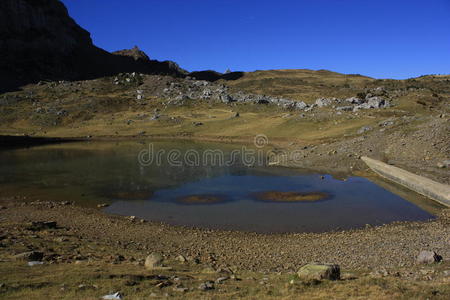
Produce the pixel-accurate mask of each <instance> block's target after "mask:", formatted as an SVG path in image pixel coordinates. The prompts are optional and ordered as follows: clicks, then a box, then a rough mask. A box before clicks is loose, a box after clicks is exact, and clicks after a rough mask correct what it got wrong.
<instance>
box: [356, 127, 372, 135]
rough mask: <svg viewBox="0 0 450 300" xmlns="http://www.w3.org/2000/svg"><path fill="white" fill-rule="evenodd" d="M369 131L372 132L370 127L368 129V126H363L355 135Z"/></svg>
mask: <svg viewBox="0 0 450 300" xmlns="http://www.w3.org/2000/svg"><path fill="white" fill-rule="evenodd" d="M370 130H372V127H370V126H363V127H361V128H360V129H358V131H357V132H356V133H358V134H361V133H364V132H367V131H370Z"/></svg>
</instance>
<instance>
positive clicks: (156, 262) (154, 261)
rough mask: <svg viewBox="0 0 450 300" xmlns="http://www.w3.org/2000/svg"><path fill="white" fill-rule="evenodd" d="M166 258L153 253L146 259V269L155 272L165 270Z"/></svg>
mask: <svg viewBox="0 0 450 300" xmlns="http://www.w3.org/2000/svg"><path fill="white" fill-rule="evenodd" d="M163 261H164V258H163V256H162V255H161V254H160V253H156V252H153V253H151V254H150V255H149V256H147V257H146V258H145V264H144V266H145V268H146V269H148V270H154V269H159V268H163V267H164V265H163Z"/></svg>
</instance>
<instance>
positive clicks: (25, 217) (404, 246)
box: [0, 199, 450, 296]
mask: <svg viewBox="0 0 450 300" xmlns="http://www.w3.org/2000/svg"><path fill="white" fill-rule="evenodd" d="M0 204H1V208H2V209H1V210H0V220H1V224H2V231H1V237H2V238H1V244H2V247H1V248H0V253H1V262H0V264H1V265H5V264H6V265H7V264H14V262H15V261H17V258H14V257H15V256H17V255H20V254H21V253H25V252H27V251H28V252H29V251H35V252H38V253H42V257H38V260H39V261H42V262H43V263H44V265H42V266H33V267H32V268H42V267H45V266H46V265H50V266H52V265H55V266H66V268H69V269H70V268H72V266H77V265H79V264H82V265H86V266H89V265H99V264H106V265H111V264H112V265H113V266H126V265H130V266H132V267H133V268H135V269H137V270H141V272H144V273H145V272H147V273H148V271H145V268H144V262H145V258H146V257H147V256H148V255H149V254H151V253H161V255H162V256H163V258H164V261H165V262H166V263H167V266H169V267H171V268H169V269H167V270H166V271H161V270H159V271H156V272H159V273H168V274H172V275H171V276H172V277H168V278H171V279H167V280H166V281H168V282H170V284H169V285H167V286H171V288H159V287H155V289H154V290H155V291H160V292H159V293H167V292H168V291H169V293H172V291H173V289H172V288H173V287H174V286H177V284H176V282H174V280H173V276H175V275H173V274H175V273H176V270H179V269H180V266H181V269H184V270H186V269H187V270H190V272H193V274H197V275H193V276H192V277H193V278H192V279H190V280H183V288H187V289H186V290H185V291H184V292H189V291H192V292H195V293H197V292H200V293H204V292H205V291H202V290H201V289H198V288H197V286H198V285H199V284H201V283H202V282H200V281H199V280H200V279H199V278H203V275H204V274H205V273H206V274H207V277H209V278H211V279H212V280H213V282H214V281H215V280H217V278H220V277H224V276H226V277H227V279H226V280H228V279H229V278H230V276H231V275H233V276H234V278H236V277H237V278H242V276H247V275H245V274H249V273H251V274H253V275H251V276H253V277H258V276H259V277H261V278H260V279H257V278H254V279H252V280H251V281H250V282H247V281H246V280H244V282H245V284H246V285H248V284H249V285H250V286H253V285H254V286H257V287H260V286H261V285H260V282H259V281H260V280H262V281H264V280H263V279H262V278H271V279H270V280H269V281H275V282H279V281H286V276H291V277H292V276H293V274H295V273H296V272H297V270H298V269H299V268H300V267H301V266H303V265H305V264H307V263H311V262H318V263H334V264H337V265H339V266H340V268H341V270H342V272H343V274H345V275H344V276H343V278H345V276H350V275H349V274H351V276H353V277H354V278H358V279H356V280H357V281H358V280H367V279H368V278H371V279H373V278H386V279H389V280H392V278H395V280H401V281H407V282H411V283H413V284H418V283H423V282H425V283H426V284H428V285H429V284H432V285H436V286H440V285H441V284H445V283H448V280H449V275H450V273H449V271H448V268H449V264H448V257H450V247H449V240H448V237H449V236H450V226H449V225H450V218H449V217H450V214H449V210H448V209H446V210H442V211H441V213H440V215H439V216H438V218H437V219H435V220H432V221H429V222H405V223H394V224H389V225H384V226H380V227H367V228H365V229H358V230H348V231H337V232H328V233H320V234H316V233H297V234H256V233H246V232H230V231H217V230H201V229H194V228H184V227H177V226H169V225H164V224H159V223H151V222H146V221H144V220H138V219H137V218H131V217H120V216H115V215H108V214H105V213H103V212H102V211H101V210H99V209H90V208H81V207H77V206H74V205H72V204H70V203H66V202H45V201H34V202H26V200H25V201H23V200H18V199H15V200H13V199H2V200H1V203H0ZM49 221H51V222H50V223H51V225H52V226H46V225H45V224H50V223H43V222H49ZM32 222H35V223H32ZM39 222H41V223H39ZM53 222H54V223H53ZM42 224H44V225H42ZM37 225H39V227H36V226H37ZM40 225H42V226H40ZM53 225H54V226H53ZM422 250H427V251H434V252H436V253H438V254H439V256H441V257H443V262H440V263H433V264H431V265H428V264H425V265H423V264H419V263H418V262H417V257H418V255H419V253H420V251H422ZM108 268H109V267H108ZM17 272H18V273H20V272H21V271H20V269H17ZM200 274H203V275H200ZM5 275H6V274H4V273H2V274H1V275H0V277H1V279H0V280H1V281H3V282H4V281H5V280H6V278H5V277H4V276H5ZM215 277H217V278H215ZM194 278H195V279H194ZM292 278H294V277H292ZM202 280H203V279H202ZM224 281H225V280H224ZM233 282H234V283H233V285H235V284H237V285H242V284H243V283H244V282H235V281H233ZM0 283H1V282H0ZM2 284H3V285H2V286H3V287H2V288H1V289H0V293H2V291H5V283H2ZM8 284H10V283H8ZM268 284H270V282H268ZM284 284H288V285H289V282H287V281H286V282H284ZM342 284H347V283H345V281H344V283H342ZM224 285H226V284H224ZM262 285H264V284H262ZM216 286H217V284H216ZM447 286H448V284H447ZM243 288H244V287H243ZM246 288H248V287H246ZM124 289H126V290H129V289H128V288H126V287H122V291H123V290H124ZM184 292H183V293H184ZM447 292H448V291H447ZM129 293H130V292H128V294H129ZM149 293H150V292H149ZM149 293H147V294H149ZM183 293H181V294H183ZM175 294H180V293H179V292H175ZM217 295H220V293H219V294H217ZM289 295H290V296H294V295H295V293H294V294H292V293H290V292H287V294H286V295H285V296H289ZM210 296H211V295H210Z"/></svg>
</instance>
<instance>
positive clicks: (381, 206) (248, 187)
mask: <svg viewBox="0 0 450 300" xmlns="http://www.w3.org/2000/svg"><path fill="white" fill-rule="evenodd" d="M149 145H151V148H150V147H149ZM242 147H243V146H235V145H234V146H233V145H224V144H212V143H196V142H150V141H145V142H93V143H70V144H60V145H50V146H40V147H33V148H28V149H16V150H8V151H2V152H0V195H1V196H12V195H21V196H22V195H23V196H27V197H29V198H32V199H41V200H46V199H50V200H68V201H76V202H77V203H78V204H80V205H86V206H95V205H96V204H98V203H105V202H106V203H109V204H110V206H109V207H107V208H105V211H106V212H109V213H114V214H120V215H134V216H137V217H141V218H145V219H148V220H151V221H157V222H159V221H160V222H165V223H169V224H175V225H185V226H196V227H202V228H210V229H227V230H245V231H256V232H322V231H329V230H341V229H349V228H358V227H363V226H366V224H370V225H380V224H385V223H390V222H393V221H421V220H428V219H432V218H433V211H432V210H429V209H426V207H433V205H434V204H430V203H428V202H427V200H425V199H423V197H421V196H419V195H416V194H414V193H409V192H406V191H404V190H403V191H402V193H401V195H402V197H401V196H399V195H398V194H399V193H395V194H394V193H392V192H391V191H389V189H386V186H389V184H388V183H384V184H383V187H381V186H379V185H377V184H375V183H373V182H372V181H370V180H369V179H366V178H363V177H354V176H353V177H352V176H340V178H335V177H333V176H331V175H327V174H322V173H316V172H312V171H306V170H298V169H288V168H281V167H273V166H266V165H265V163H264V161H262V163H260V162H261V161H260V159H261V158H264V157H265V156H264V154H263V155H260V154H261V153H259V152H258V151H260V149H245V150H248V151H249V152H251V151H252V150H253V153H251V155H253V156H254V160H253V162H252V163H251V164H250V165H249V163H248V162H249V160H248V157H247V158H245V159H244V157H243V156H244V154H243V151H244V150H243V148H242ZM211 150H214V151H215V152H214V153H215V154H214V155H216V156H209V157H207V158H206V159H205V157H204V155H203V154H204V153H205V151H206V152H207V151H211ZM171 151H172V153H174V152H176V153H178V154H175V155H172V154H169V153H170V152H171ZM186 153H190V155H189V156H186ZM247 154H248V153H247ZM170 155H172V157H169V156H170ZM196 155H197V156H196ZM217 155H222V157H221V158H220V157H218V156H217ZM157 157H159V159H157ZM174 158H176V159H174ZM220 160H222V161H220ZM250 161H251V159H250ZM330 173H331V172H330ZM396 189H398V187H396ZM404 195H407V197H404ZM405 198H407V199H408V200H405ZM411 199H413V201H411ZM417 203H420V205H417ZM422 203H425V204H424V205H421V204H422ZM424 207H425V209H423V208H424Z"/></svg>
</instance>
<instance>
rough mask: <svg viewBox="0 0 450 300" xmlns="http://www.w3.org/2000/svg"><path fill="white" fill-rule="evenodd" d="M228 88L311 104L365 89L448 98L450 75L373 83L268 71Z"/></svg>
mask: <svg viewBox="0 0 450 300" xmlns="http://www.w3.org/2000/svg"><path fill="white" fill-rule="evenodd" d="M226 84H228V85H229V86H231V87H233V88H234V89H235V90H243V91H246V92H249V93H256V94H265V95H272V96H281V97H285V98H291V99H297V100H303V101H305V102H308V103H311V102H313V101H314V100H315V99H317V98H319V97H337V98H343V97H352V96H355V95H356V94H358V93H360V92H364V90H366V89H370V88H376V87H381V86H382V87H383V88H385V89H387V90H411V91H413V90H421V93H422V94H427V92H429V93H430V94H440V93H441V94H449V93H450V75H427V76H421V77H418V78H411V79H407V80H393V79H374V78H370V77H366V76H362V75H359V74H348V75H346V74H341V73H336V72H331V71H328V70H318V71H314V70H305V69H300V70H267V71H255V72H247V73H244V76H242V77H241V78H239V79H238V80H234V81H227V82H226Z"/></svg>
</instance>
